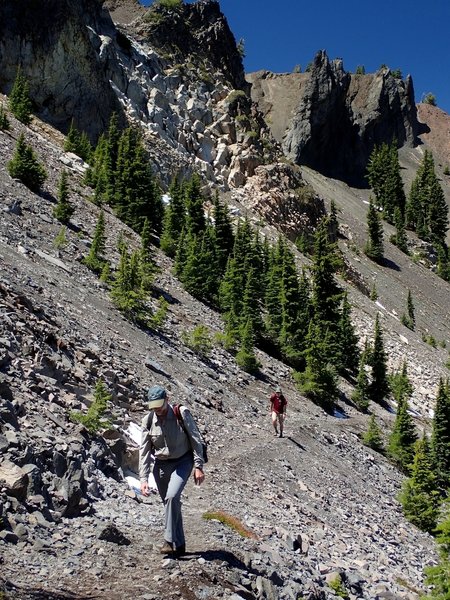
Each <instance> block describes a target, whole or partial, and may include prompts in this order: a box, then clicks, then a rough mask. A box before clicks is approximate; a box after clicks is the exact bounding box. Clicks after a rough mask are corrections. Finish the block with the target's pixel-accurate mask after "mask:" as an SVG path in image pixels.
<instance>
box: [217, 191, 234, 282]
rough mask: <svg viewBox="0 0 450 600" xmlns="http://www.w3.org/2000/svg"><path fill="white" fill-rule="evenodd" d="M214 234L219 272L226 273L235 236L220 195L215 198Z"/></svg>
mask: <svg viewBox="0 0 450 600" xmlns="http://www.w3.org/2000/svg"><path fill="white" fill-rule="evenodd" d="M213 217H214V234H215V240H216V253H217V260H218V268H219V272H220V273H221V274H223V273H224V272H225V269H226V266H227V261H228V257H229V255H230V254H231V252H232V250H233V245H234V234H233V228H232V226H231V219H230V216H229V213H228V209H227V208H226V207H225V206H224V205H223V204H222V203H221V202H220V200H219V194H216V196H215V198H214V210H213Z"/></svg>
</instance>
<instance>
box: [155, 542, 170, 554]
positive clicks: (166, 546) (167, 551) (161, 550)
mask: <svg viewBox="0 0 450 600" xmlns="http://www.w3.org/2000/svg"><path fill="white" fill-rule="evenodd" d="M158 552H159V553H160V554H172V552H173V544H172V542H168V541H166V540H164V544H163V545H162V546H160V547H159V549H158Z"/></svg>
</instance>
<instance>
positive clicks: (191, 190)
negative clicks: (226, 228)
mask: <svg viewBox="0 0 450 600" xmlns="http://www.w3.org/2000/svg"><path fill="white" fill-rule="evenodd" d="M184 192H185V204H186V212H187V216H186V225H187V229H188V232H189V233H190V234H191V235H198V234H199V233H201V232H203V231H204V230H205V228H206V219H205V211H204V208H203V204H204V198H203V194H202V192H201V179H200V176H199V175H198V174H197V173H194V174H193V175H192V177H191V179H190V180H189V181H188V182H187V184H186V186H185V188H184Z"/></svg>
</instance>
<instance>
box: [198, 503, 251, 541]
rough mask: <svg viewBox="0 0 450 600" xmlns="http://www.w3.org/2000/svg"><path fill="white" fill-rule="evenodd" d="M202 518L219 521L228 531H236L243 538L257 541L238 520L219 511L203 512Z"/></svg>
mask: <svg viewBox="0 0 450 600" xmlns="http://www.w3.org/2000/svg"><path fill="white" fill-rule="evenodd" d="M203 518H204V519H205V520H207V521H219V522H220V523H222V524H223V525H226V526H227V527H229V528H230V529H233V530H234V531H236V533H238V534H239V535H240V536H242V537H244V538H250V539H252V540H257V539H258V536H257V535H256V534H255V533H253V531H250V529H247V527H245V525H244V524H243V523H241V521H239V519H237V518H236V517H233V516H231V515H229V514H228V513H226V512H223V511H221V510H218V511H208V512H205V513H204V514H203Z"/></svg>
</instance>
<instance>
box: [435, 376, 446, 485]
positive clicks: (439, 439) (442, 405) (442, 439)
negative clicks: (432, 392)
mask: <svg viewBox="0 0 450 600" xmlns="http://www.w3.org/2000/svg"><path fill="white" fill-rule="evenodd" d="M431 449H432V454H433V462H434V468H435V472H436V476H437V483H438V486H439V488H440V489H441V490H442V491H443V492H444V493H447V494H448V493H449V492H450V383H449V380H448V379H447V380H445V381H444V380H443V379H440V381H439V388H438V393H437V398H436V406H435V410H434V416H433V432H432V436H431Z"/></svg>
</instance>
